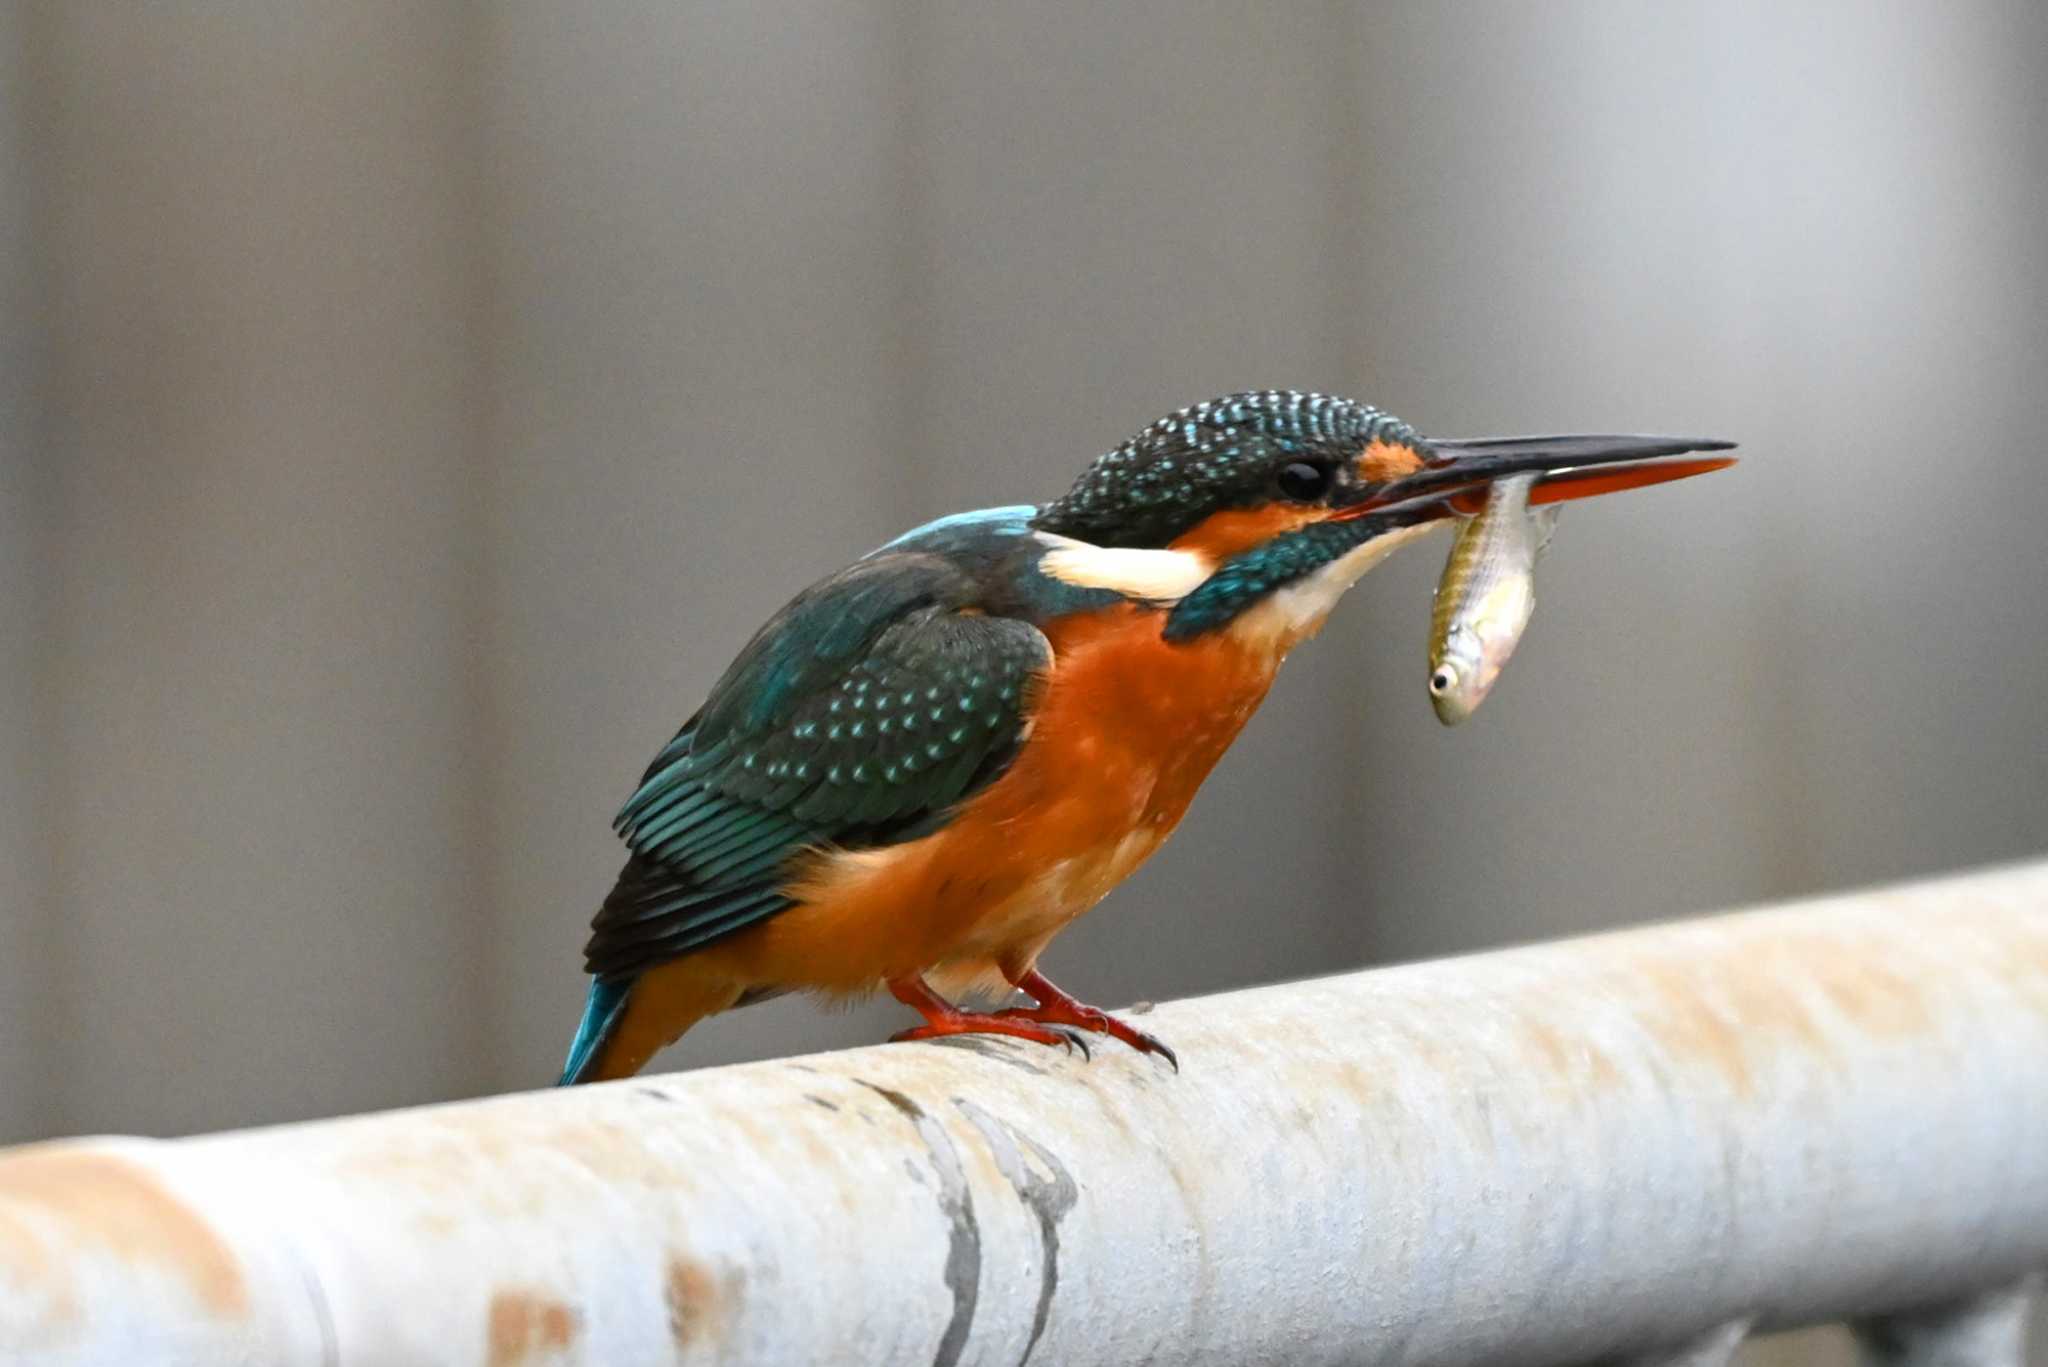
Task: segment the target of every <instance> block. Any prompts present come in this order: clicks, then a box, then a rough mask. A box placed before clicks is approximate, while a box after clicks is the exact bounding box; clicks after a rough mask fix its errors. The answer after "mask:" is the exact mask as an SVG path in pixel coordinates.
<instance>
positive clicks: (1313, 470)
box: [1276, 460, 1330, 503]
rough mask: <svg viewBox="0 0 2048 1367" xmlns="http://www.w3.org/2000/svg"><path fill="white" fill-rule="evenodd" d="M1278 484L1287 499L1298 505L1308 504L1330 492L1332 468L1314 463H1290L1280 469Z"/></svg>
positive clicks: (1305, 461) (1299, 461)
mask: <svg viewBox="0 0 2048 1367" xmlns="http://www.w3.org/2000/svg"><path fill="white" fill-rule="evenodd" d="M1276 482H1277V483H1278V484H1279V486H1280V492H1281V493H1283V494H1285V495H1286V496H1287V497H1289V498H1291V499H1293V500H1295V501H1296V502H1297V503H1308V502H1311V501H1313V500H1315V499H1319V498H1321V497H1322V496H1323V495H1324V494H1325V493H1327V492H1329V488H1330V467H1329V466H1327V465H1319V464H1317V463H1316V462H1314V461H1307V460H1295V461H1289V462H1288V463H1287V464H1286V465H1283V466H1281V467H1280V475H1279V478H1278V480H1277V481H1276Z"/></svg>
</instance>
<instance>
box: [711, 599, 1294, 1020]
mask: <svg viewBox="0 0 2048 1367" xmlns="http://www.w3.org/2000/svg"><path fill="white" fill-rule="evenodd" d="M1161 619H1162V614H1161V613H1160V612H1159V611H1158V610H1156V609H1148V608H1141V607H1138V606H1135V605H1127V606H1124V607H1119V608H1115V609H1112V610H1110V611H1107V612H1101V613H1093V614H1088V615H1085V616H1077V617H1074V618H1071V619H1067V620H1064V621H1061V622H1057V623H1055V624H1054V625H1053V626H1052V627H1050V628H1048V630H1047V633H1046V634H1047V636H1048V637H1049V638H1050V639H1051V641H1052V644H1053V650H1054V661H1055V663H1054V667H1053V670H1052V672H1051V677H1050V678H1049V680H1048V681H1047V683H1046V685H1045V690H1044V692H1043V694H1042V696H1041V697H1040V699H1039V702H1038V705H1037V707H1036V709H1035V711H1034V713H1033V716H1032V722H1031V731H1030V735H1029V738H1028V740H1027V741H1026V743H1025V746H1024V748H1023V750H1022V751H1021V752H1020V753H1019V755H1018V757H1017V759H1016V761H1015V763H1013V764H1012V765H1011V767H1010V769H1009V770H1008V772H1006V773H1005V774H1004V775H1003V776H1002V777H1001V778H1000V779H998V780H997V781H996V782H995V783H993V784H991V785H990V786H989V787H988V788H987V789H986V790H985V791H983V792H982V793H980V794H978V795H976V796H975V797H974V798H973V799H972V800H970V802H969V803H968V805H967V807H966V809H965V810H964V811H962V812H961V813H960V814H959V815H958V816H957V817H956V818H955V819H954V820H953V821H952V822H951V823H950V824H949V825H947V826H946V827H945V828H944V829H942V830H940V831H938V832H936V833H935V834H933V835H930V836H927V837H925V838H924V839H921V840H916V841H912V842H909V843H908V844H904V845H900V846H895V847H892V848H889V849H885V850H870V851H858V852H852V853H847V852H836V853H826V854H822V855H819V856H816V857H814V858H813V860H812V862H811V863H810V865H809V867H808V868H805V869H803V870H801V872H800V877H799V879H798V881H797V885H796V891H797V895H798V896H799V897H800V898H801V899H802V900H801V902H800V904H799V905H798V906H796V907H793V908H791V909H790V910H788V911H786V912H783V913H781V914H780V915H778V916H775V917H773V918H772V919H770V920H768V921H766V922H763V923H762V924H761V925H759V926H757V927H755V928H753V929H751V930H748V931H745V932H743V933H741V934H740V935H737V936H734V937H733V938H732V939H730V940H727V941H722V942H720V943H719V944H716V945H713V946H711V947H709V948H708V949H706V950H705V951H702V953H703V955H704V957H705V958H707V959H710V960H713V961H714V962H712V963H707V964H706V965H705V967H707V968H714V969H716V970H717V971H720V972H723V973H725V974H728V975H730V976H731V977H733V978H734V979H735V980H737V981H743V982H746V983H750V984H762V985H766V984H774V985H778V986H799V987H815V988H821V989H824V990H827V991H844V992H853V991H862V990H866V989H868V988H871V987H873V986H875V985H876V984H877V983H879V982H881V981H882V980H884V979H887V978H892V977H900V976H903V975H905V974H909V973H919V972H927V971H929V970H932V969H934V968H938V969H941V970H944V971H942V973H941V975H940V976H941V977H942V978H944V977H951V978H953V979H955V980H962V979H969V978H977V977H985V976H991V975H993V974H994V973H995V972H997V971H1000V972H1002V973H1003V974H1004V975H1006V976H1015V975H1017V974H1019V973H1021V972H1022V971H1023V970H1024V969H1026V968H1029V967H1030V965H1031V963H1032V961H1033V960H1035V959H1036V958H1037V955H1038V952H1039V950H1040V949H1042V948H1043V947H1044V945H1045V943H1046V941H1048V940H1049V939H1051V938H1052V936H1053V935H1054V934H1055V933H1057V932H1058V930H1059V929H1060V928H1061V927H1062V926H1064V925H1065V924H1066V923H1067V922H1068V921H1070V920H1072V919H1073V918H1074V917H1075V916H1078V915H1079V914H1080V913H1082V912H1083V911H1086V910H1087V909H1088V908H1089V907H1090V906H1093V905H1094V904H1095V903H1096V902H1097V901H1099V900H1100V899H1101V898H1102V897H1103V896H1104V895H1105V894H1106V893H1108V892H1109V890H1110V889H1111V888H1113V887H1115V886H1116V885H1117V884H1118V883H1120V882H1122V881H1123V880H1124V879H1125V878H1126V877H1128V876H1129V875H1130V874H1131V872H1132V871H1133V870H1135V869H1136V868H1137V867H1138V866H1139V865H1140V864H1142V863H1143V862H1144V861H1145V859H1146V858H1148V857H1149V856H1150V855H1151V854H1152V852H1153V851H1154V850H1156V849H1157V848H1158V847H1159V845H1160V844H1161V843H1162V842H1164V840H1165V839H1166V837H1167V836H1168V835H1169V834H1170V833H1171V832H1172V830H1173V828H1174V826H1175V825H1177V824H1178V823H1179V821H1180V819H1181V816H1182V814H1183V813H1185V812H1186V811H1187V808H1188V803H1189V802H1190V801H1191V800H1192V799H1193V798H1194V795H1195V790H1196V789H1197V788H1199V787H1200V786H1201V783H1202V780H1203V779H1205V778H1207V777H1208V775H1209V771H1210V769H1211V768H1213V767H1214V766H1215V763H1216V761H1217V759H1218V758H1220V757H1221V756H1222V754H1223V752H1224V750H1225V749H1227V748H1228V747H1229V745H1230V742H1231V741H1232V740H1234V739H1236V737H1237V734H1238V732H1239V731H1240V730H1241V729H1242V728H1243V726H1244V724H1245V722H1246V720H1247V719H1248V718H1250V716H1251V714H1252V713H1253V711H1255V710H1256V709H1257V707H1258V705H1259V703H1260V702H1261V701H1262V700H1263V699H1264V698H1265V695H1266V690H1267V689H1268V688H1269V687H1270V686H1271V685H1272V681H1273V675H1274V671H1275V670H1276V668H1277V667H1278V664H1279V659H1278V657H1277V655H1274V654H1271V653H1268V652H1263V651H1257V650H1251V649H1247V648H1246V647H1245V646H1244V645H1242V644H1241V643H1239V642H1236V641H1234V640H1232V639H1230V637H1229V634H1228V633H1216V634H1215V635H1214V636H1210V637H1204V638H1201V639H1198V640H1196V641H1193V642H1189V643H1185V644H1178V645H1169V644H1168V643H1166V642H1165V641H1163V640H1161V639H1160V636H1159V628H1160V625H1161ZM693 957H694V956H693Z"/></svg>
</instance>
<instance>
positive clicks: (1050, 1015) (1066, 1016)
mask: <svg viewBox="0 0 2048 1367" xmlns="http://www.w3.org/2000/svg"><path fill="white" fill-rule="evenodd" d="M1010 985H1011V986H1012V987H1015V988H1016V989H1017V990H1018V991H1020V992H1022V993H1024V994H1025V995H1026V996H1028V997H1030V998H1031V999H1032V1000H1033V1001H1035V1002H1037V1003H1038V1005H1036V1006H1013V1007H1011V1008H1010V1009H1009V1010H1007V1011H1004V1012H1002V1013H1001V1014H1002V1015H1004V1016H1008V1017H1009V1018H1011V1019H1012V1020H1029V1021H1038V1022H1040V1023H1041V1024H1045V1025H1072V1026H1078V1027H1079V1028H1081V1029H1083V1030H1093V1031H1094V1032H1095V1033H1096V1034H1098V1035H1108V1036H1109V1037H1110V1038H1111V1039H1119V1040H1122V1041H1123V1042H1124V1043H1125V1044H1128V1045H1130V1046H1131V1048H1133V1049H1135V1050H1137V1051H1138V1052H1139V1053H1141V1054H1158V1055H1159V1056H1160V1057H1161V1058H1164V1059H1165V1060H1166V1061H1167V1062H1168V1063H1170V1064H1172V1065H1173V1071H1174V1072H1176V1073H1177V1072H1179V1071H1180V1059H1178V1058H1177V1057H1175V1056H1174V1052H1173V1050H1171V1049H1169V1048H1167V1047H1166V1045H1165V1044H1164V1043H1163V1042H1161V1041H1160V1040H1158V1039H1156V1038H1154V1037H1153V1036H1151V1035H1148V1034H1146V1033H1145V1032H1144V1031H1143V1030H1138V1029H1134V1028H1132V1027H1131V1026H1128V1025H1125V1024H1124V1023H1123V1022H1122V1021H1120V1020H1118V1019H1117V1018H1116V1017H1115V1016H1112V1015H1110V1014H1109V1012H1107V1011H1103V1010H1100V1009H1098V1008H1096V1007H1093V1006H1089V1005H1087V1004H1086V1003H1085V1002H1081V1001H1078V1000H1076V999H1075V998H1073V997H1071V996H1069V995H1068V994H1067V993H1066V992H1064V991H1062V990H1061V989H1060V988H1058V987H1056V986H1055V985H1054V984H1053V982H1052V980H1051V979H1050V978H1048V977H1046V976H1045V975H1044V974H1043V973H1040V972H1039V971H1038V970H1037V969H1035V968H1032V969H1027V970H1025V971H1024V972H1023V973H1020V974H1018V975H1017V976H1016V977H1015V978H1012V979H1011V980H1010Z"/></svg>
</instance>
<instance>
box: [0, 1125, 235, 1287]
mask: <svg viewBox="0 0 2048 1367" xmlns="http://www.w3.org/2000/svg"><path fill="white" fill-rule="evenodd" d="M36 1229H39V1230H40V1231H41V1233H40V1234H37V1233H33V1232H31V1231H32V1230H36ZM82 1248H90V1249H93V1250H97V1251H101V1252H104V1253H107V1254H109V1255H111V1256H113V1257H115V1258H118V1259H120V1260H121V1261H123V1262H125V1263H128V1264H131V1265H140V1266H148V1267H152V1268H157V1269H159V1270H161V1271H163V1272H165V1273H166V1274H168V1275H169V1276H170V1277H172V1278H174V1279H177V1280H179V1281H182V1282H183V1283H184V1284H185V1286H186V1288H187V1289H188V1290H189V1291H190V1292H191V1295H192V1298H193V1300H195V1301H196V1302H197V1303H198V1304H199V1305H201V1306H202V1307H204V1308H205V1309H206V1310H208V1311H210V1312H212V1313H213V1314H216V1315H220V1316H233V1317H240V1316H243V1315H246V1314H247V1313H248V1310H249V1292H248V1287H247V1286H246V1284H245V1283H244V1281H243V1277H242V1267H241V1264H240V1263H239V1262H238V1261H237V1260H236V1258H235V1256H234V1254H233V1253H232V1252H230V1251H229V1249H228V1246H227V1244H226V1243H225V1242H224V1241H223V1240H222V1239H221V1237H220V1235H219V1234H218V1233H217V1232H216V1231H215V1230H214V1228H213V1226H212V1225H210V1224H208V1223H207V1222H206V1220H205V1219H203V1218H202V1217H201V1216H200V1215H199V1214H197V1213H196V1212H195V1211H193V1210H192V1209H191V1208H190V1207H189V1206H187V1205H185V1204H184V1203H183V1202H182V1201H180V1200H178V1199H177V1198H176V1197H175V1196H173V1195H171V1193H169V1192H168V1191H166V1190H164V1188H163V1186H162V1185H161V1184H160V1183H159V1182H158V1181H157V1180H156V1178H155V1177H153V1176H152V1175H150V1174H149V1173H148V1172H146V1171H144V1170H143V1169H142V1168H140V1167H138V1166H136V1165H135V1164H134V1163H131V1162H129V1161H128V1160H126V1159H124V1158H118V1157H115V1156H114V1155H112V1154H104V1153H92V1152H80V1151H78V1150H76V1149H64V1148H59V1147H56V1146H50V1147H48V1148H40V1149H34V1148H32V1149H28V1150H25V1151H23V1152H21V1153H18V1154H16V1155H15V1156H13V1157H10V1158H6V1159H4V1160H0V1250H4V1251H5V1252H6V1253H7V1255H8V1256H6V1257H4V1258H0V1266H11V1267H12V1268H13V1269H14V1270H15V1272H16V1274H17V1275H18V1276H21V1275H25V1276H26V1277H27V1278H29V1279H31V1284H32V1285H33V1284H34V1283H35V1282H40V1285H39V1286H35V1287H34V1289H36V1290H39V1291H41V1292H42V1294H43V1295H44V1296H45V1297H46V1303H47V1304H48V1305H50V1306H51V1307H52V1308H53V1309H52V1313H53V1314H54V1315H60V1316H62V1315H69V1314H75V1313H76V1297H75V1295H74V1292H73V1289H72V1285H71V1277H72V1275H73V1266H72V1263H71V1260H70V1258H68V1257H66V1256H64V1255H65V1254H66V1253H75V1252H76V1251H78V1250H80V1249H82ZM60 1250H62V1252H60Z"/></svg>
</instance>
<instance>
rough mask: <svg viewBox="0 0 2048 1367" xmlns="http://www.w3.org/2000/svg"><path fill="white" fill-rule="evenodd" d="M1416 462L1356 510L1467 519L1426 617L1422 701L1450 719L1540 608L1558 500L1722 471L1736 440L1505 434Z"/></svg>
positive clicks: (1435, 447) (1413, 518)
mask: <svg viewBox="0 0 2048 1367" xmlns="http://www.w3.org/2000/svg"><path fill="white" fill-rule="evenodd" d="M1426 446H1427V448H1428V454H1427V455H1426V457H1425V460H1424V463H1423V465H1422V467H1421V468H1420V469H1418V470H1415V471H1413V472H1410V473H1408V474H1406V475H1404V476H1402V477H1400V478H1398V479H1396V480H1393V481H1390V482H1388V483H1385V484H1383V485H1381V486H1379V487H1378V488H1376V489H1373V490H1371V491H1370V492H1369V493H1368V495H1367V497H1366V498H1364V499H1361V500H1360V505H1361V506H1359V508H1358V510H1357V511H1356V512H1353V511H1352V510H1351V509H1345V510H1343V511H1341V512H1340V513H1339V514H1338V516H1339V517H1351V516H1364V515H1365V514H1367V513H1372V512H1375V511H1378V512H1381V513H1385V514H1389V515H1391V516H1392V517H1395V518H1398V519H1399V520H1400V521H1401V522H1404V523H1413V522H1422V521H1427V520H1430V519H1432V518H1435V517H1448V516H1453V515H1456V516H1461V517H1463V518H1465V519H1466V520H1465V521H1464V522H1463V523H1462V524H1461V525H1460V527H1459V529H1458V536H1457V539H1456V540H1455V541H1454V542H1453V543H1452V545H1451V553H1450V555H1449V557H1448V558H1447V559H1446V560H1445V562H1444V570H1443V575H1442V577H1441V578H1440V579H1439V580H1438V583H1437V592H1436V602H1435V605H1434V609H1433V611H1432V613H1431V617H1430V639H1429V700H1430V704H1431V706H1433V707H1434V708H1435V709H1436V714H1437V719H1438V720H1439V721H1441V722H1443V724H1444V725H1446V726H1455V725H1457V724H1458V723H1459V722H1461V721H1463V720H1465V719H1466V718H1467V717H1469V716H1471V715H1472V713H1473V712H1475V711H1476V710H1478V707H1479V705H1480V703H1482V702H1484V701H1485V700H1486V695H1487V694H1488V693H1489V692H1490V691H1491V690H1492V688H1493V685H1494V682H1495V681H1496V680H1497V679H1498V678H1499V677H1500V672H1501V670H1502V669H1503V668H1505V667H1506V665H1507V662H1508V657H1509V656H1511V655H1513V654H1514V651H1515V646H1516V645H1517V644H1518V643H1519V642H1520V641H1521V638H1522V632H1523V631H1524V630H1525V629H1526V628H1527V626H1528V624H1529V615H1530V614H1531V613H1532V612H1533V611H1534V610H1535V607H1536V591H1535V567H1536V558H1537V556H1538V555H1540V554H1541V553H1542V550H1543V548H1544V546H1545V545H1546V544H1548V542H1549V540H1550V533H1551V530H1552V528H1553V527H1554V526H1555V525H1556V518H1557V514H1558V511H1559V509H1558V506H1557V505H1559V504H1561V503H1564V502H1567V501H1569V500H1571V499H1575V498H1590V497H1593V496H1594V495H1597V494H1610V493H1618V492H1620V491H1621V490H1624V489H1640V488H1646V487H1648V486H1649V485H1652V484H1663V483H1666V482H1668V481H1670V480H1675V479H1685V478H1687V477H1689V476H1692V475H1700V474H1706V473H1707V472H1709V471H1711V470H1720V469H1725V468H1726V467H1728V466H1730V465H1733V464H1734V463H1735V462H1734V460H1733V458H1731V457H1726V456H1722V457H1705V458H1696V459H1690V460H1679V459H1668V457H1676V456H1684V455H1688V454H1690V453H1693V452H1698V451H1724V450H1728V449H1730V448H1731V447H1732V446H1733V443H1732V442H1725V441H1716V440H1711V439H1704V438H1690V437H1623V436H1569V437H1504V438H1493V439H1488V440H1481V441H1434V442H1428V443H1426Z"/></svg>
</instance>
